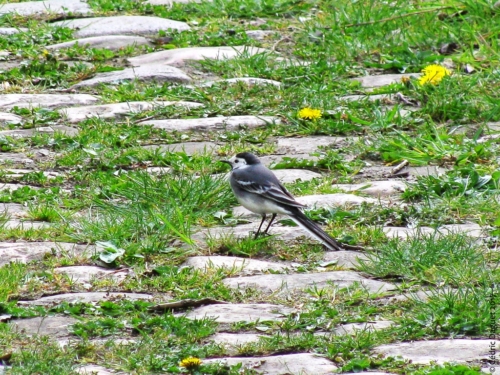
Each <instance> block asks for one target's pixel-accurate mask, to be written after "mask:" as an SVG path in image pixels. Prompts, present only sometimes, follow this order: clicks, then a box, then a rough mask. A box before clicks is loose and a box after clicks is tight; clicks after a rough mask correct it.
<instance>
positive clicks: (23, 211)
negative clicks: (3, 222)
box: [0, 203, 28, 218]
mask: <svg viewBox="0 0 500 375" xmlns="http://www.w3.org/2000/svg"><path fill="white" fill-rule="evenodd" d="M27 212H28V207H26V206H24V205H22V204H18V203H0V215H2V214H4V213H5V214H7V215H8V216H9V217H10V218H24V217H26V215H27Z"/></svg>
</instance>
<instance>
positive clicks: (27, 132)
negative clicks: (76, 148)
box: [0, 125, 78, 138]
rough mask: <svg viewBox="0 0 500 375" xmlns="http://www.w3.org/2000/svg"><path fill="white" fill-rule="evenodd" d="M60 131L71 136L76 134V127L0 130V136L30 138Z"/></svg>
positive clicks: (54, 126) (53, 126)
mask: <svg viewBox="0 0 500 375" xmlns="http://www.w3.org/2000/svg"><path fill="white" fill-rule="evenodd" d="M54 133H62V134H65V135H67V136H70V137H73V136H75V135H77V134H78V129H75V128H72V127H70V126H65V125H52V126H42V127H38V128H32V129H15V130H0V136H2V135H3V136H9V137H13V138H30V137H34V136H35V135H39V134H54Z"/></svg>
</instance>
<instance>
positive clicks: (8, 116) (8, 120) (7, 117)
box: [0, 112, 23, 124]
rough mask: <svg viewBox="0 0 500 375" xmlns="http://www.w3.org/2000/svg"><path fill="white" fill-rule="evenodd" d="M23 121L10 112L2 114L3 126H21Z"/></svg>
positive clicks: (0, 121)
mask: <svg viewBox="0 0 500 375" xmlns="http://www.w3.org/2000/svg"><path fill="white" fill-rule="evenodd" d="M22 121H23V118H22V117H21V116H18V115H15V114H13V113H8V112H0V123H1V124H20V123H21V122H22Z"/></svg>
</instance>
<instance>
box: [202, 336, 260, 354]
mask: <svg viewBox="0 0 500 375" xmlns="http://www.w3.org/2000/svg"><path fill="white" fill-rule="evenodd" d="M260 337H264V335H259V334H257V333H225V332H219V333H216V334H215V335H213V336H210V337H208V340H209V341H212V342H214V343H216V344H219V345H222V346H224V349H225V352H226V354H229V355H237V354H238V349H239V348H240V347H241V346H244V345H246V344H251V343H255V342H258V341H259V339H260Z"/></svg>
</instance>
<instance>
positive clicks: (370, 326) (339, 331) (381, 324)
mask: <svg viewBox="0 0 500 375" xmlns="http://www.w3.org/2000/svg"><path fill="white" fill-rule="evenodd" d="M392 325H394V322H391V321H389V320H380V321H376V322H367V323H350V324H343V325H341V326H340V327H337V328H335V334H336V335H355V334H356V333H357V332H360V331H361V332H363V331H378V330H381V329H387V328H390V327H391V326H392Z"/></svg>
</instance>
